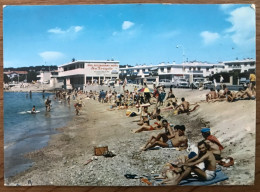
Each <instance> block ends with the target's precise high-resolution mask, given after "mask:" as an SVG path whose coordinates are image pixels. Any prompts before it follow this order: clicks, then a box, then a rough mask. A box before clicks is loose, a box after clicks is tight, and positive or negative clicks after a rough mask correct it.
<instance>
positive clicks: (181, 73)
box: [120, 59, 256, 82]
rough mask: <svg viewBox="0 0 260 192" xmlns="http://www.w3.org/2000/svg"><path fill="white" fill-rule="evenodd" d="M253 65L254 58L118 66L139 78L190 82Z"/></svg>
mask: <svg viewBox="0 0 260 192" xmlns="http://www.w3.org/2000/svg"><path fill="white" fill-rule="evenodd" d="M255 67H256V65H255V60H253V59H245V60H235V61H224V62H220V63H216V64H210V63H205V62H185V63H182V64H176V63H171V64H170V63H167V64H165V63H161V64H158V65H141V66H135V67H125V68H120V74H121V75H127V76H131V75H136V76H137V77H140V78H145V77H148V76H150V75H156V76H159V79H170V80H172V81H173V80H174V79H176V78H180V77H182V78H183V77H184V78H186V79H187V80H189V81H190V82H192V81H193V79H194V78H206V77H210V76H212V75H214V74H217V73H220V72H230V71H234V70H239V72H240V73H243V72H248V71H254V70H255Z"/></svg>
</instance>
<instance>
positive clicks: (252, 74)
mask: <svg viewBox="0 0 260 192" xmlns="http://www.w3.org/2000/svg"><path fill="white" fill-rule="evenodd" d="M249 80H250V88H251V90H252V92H254V91H255V85H256V83H255V82H256V76H255V72H254V73H251V74H250V75H249Z"/></svg>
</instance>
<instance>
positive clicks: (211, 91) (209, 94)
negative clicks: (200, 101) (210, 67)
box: [206, 88, 217, 102]
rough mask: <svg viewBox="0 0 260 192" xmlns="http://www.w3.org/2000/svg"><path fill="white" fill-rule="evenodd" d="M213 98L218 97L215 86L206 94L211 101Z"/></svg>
mask: <svg viewBox="0 0 260 192" xmlns="http://www.w3.org/2000/svg"><path fill="white" fill-rule="evenodd" d="M212 99H217V93H216V91H215V90H214V89H213V88H210V92H209V93H207V94H206V101H207V102H209V101H210V100H212Z"/></svg>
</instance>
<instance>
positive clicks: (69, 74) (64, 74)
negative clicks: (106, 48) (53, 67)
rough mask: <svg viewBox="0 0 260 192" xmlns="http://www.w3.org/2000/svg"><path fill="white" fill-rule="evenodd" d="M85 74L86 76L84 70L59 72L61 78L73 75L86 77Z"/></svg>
mask: <svg viewBox="0 0 260 192" xmlns="http://www.w3.org/2000/svg"><path fill="white" fill-rule="evenodd" d="M84 74H85V70H84V69H82V68H78V69H73V70H69V71H60V72H59V76H60V77H66V76H72V75H84Z"/></svg>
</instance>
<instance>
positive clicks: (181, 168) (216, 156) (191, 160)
mask: <svg viewBox="0 0 260 192" xmlns="http://www.w3.org/2000/svg"><path fill="white" fill-rule="evenodd" d="M201 133H202V136H203V140H201V141H200V142H198V144H197V149H198V152H195V151H191V152H190V153H189V154H188V156H180V157H179V158H178V159H177V160H175V161H173V162H169V163H166V164H165V165H164V166H163V168H162V173H161V174H160V176H159V177H157V178H156V179H162V181H161V182H160V183H159V185H177V184H179V183H180V182H181V181H182V180H183V179H187V178H189V177H192V176H194V174H195V176H196V177H197V178H198V179H199V180H202V181H208V180H213V179H214V178H215V177H216V167H217V163H218V162H220V160H221V151H222V150H223V149H224V147H223V146H222V145H221V143H220V142H219V141H218V139H217V138H216V137H215V136H213V135H211V133H210V129H209V128H203V129H201ZM192 173H193V175H192Z"/></svg>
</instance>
